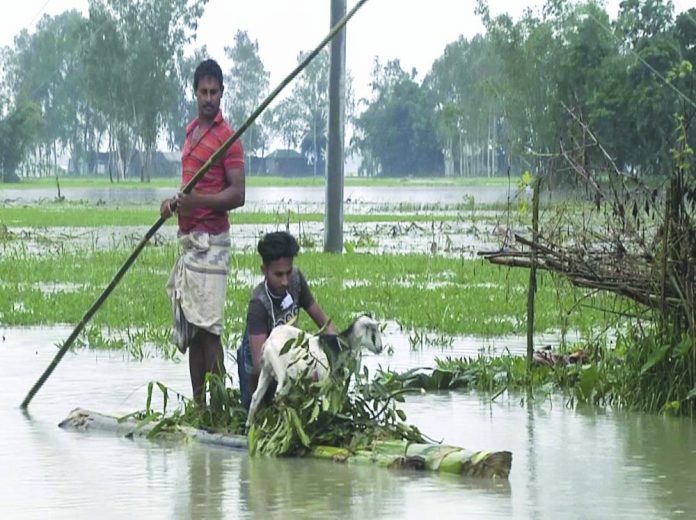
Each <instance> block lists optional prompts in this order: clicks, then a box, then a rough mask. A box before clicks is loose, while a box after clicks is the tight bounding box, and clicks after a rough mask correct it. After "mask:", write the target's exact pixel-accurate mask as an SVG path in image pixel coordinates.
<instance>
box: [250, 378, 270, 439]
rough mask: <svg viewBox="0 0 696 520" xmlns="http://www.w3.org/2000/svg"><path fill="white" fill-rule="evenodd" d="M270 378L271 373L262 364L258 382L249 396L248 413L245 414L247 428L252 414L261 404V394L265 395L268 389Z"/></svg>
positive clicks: (252, 417)
mask: <svg viewBox="0 0 696 520" xmlns="http://www.w3.org/2000/svg"><path fill="white" fill-rule="evenodd" d="M271 379H272V378H271V374H270V373H269V372H268V369H267V368H266V367H265V366H264V368H262V369H261V375H260V376H259V384H258V385H257V386H256V391H254V395H252V396H251V404H250V405H249V414H248V415H247V422H246V426H247V428H249V427H250V426H251V423H252V422H253V421H254V414H255V413H256V409H257V408H258V407H259V404H261V400H262V399H263V396H264V395H266V390H268V387H269V386H270V384H271Z"/></svg>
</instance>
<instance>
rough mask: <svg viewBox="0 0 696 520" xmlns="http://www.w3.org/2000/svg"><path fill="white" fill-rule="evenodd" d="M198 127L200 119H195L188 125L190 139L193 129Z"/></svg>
mask: <svg viewBox="0 0 696 520" xmlns="http://www.w3.org/2000/svg"><path fill="white" fill-rule="evenodd" d="M197 126H198V118H197V117H196V118H194V119H193V120H192V121H191V122H190V123H189V124H188V125H186V137H189V136H190V135H191V132H193V129H194V128H196V127H197Z"/></svg>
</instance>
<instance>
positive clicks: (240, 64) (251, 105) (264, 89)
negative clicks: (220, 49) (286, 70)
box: [225, 31, 270, 172]
mask: <svg viewBox="0 0 696 520" xmlns="http://www.w3.org/2000/svg"><path fill="white" fill-rule="evenodd" d="M225 55H226V56H227V57H228V58H229V59H230V60H232V68H231V69H230V71H229V73H228V74H227V79H226V81H225V83H226V84H227V101H226V103H225V107H226V111H227V116H228V119H229V121H230V123H231V124H232V126H233V127H236V126H239V125H241V124H242V123H243V122H244V121H246V119H247V118H248V117H249V116H250V115H251V113H252V112H253V111H254V109H255V108H256V107H257V106H258V105H259V104H261V102H262V101H263V100H264V98H265V97H266V96H267V95H268V82H269V78H270V73H269V72H268V71H267V70H266V68H265V67H264V65H263V61H261V57H260V56H259V43H258V41H257V40H253V41H252V40H251V38H250V37H249V34H248V33H247V32H246V31H237V34H235V36H234V46H233V47H225ZM265 134H266V131H265V129H264V128H263V122H262V121H257V122H255V123H254V124H253V125H252V126H251V127H250V128H249V129H248V130H247V131H246V132H245V133H244V135H243V136H242V144H243V145H244V150H245V152H246V153H247V165H249V168H250V172H251V166H252V163H251V155H252V153H254V152H256V151H257V150H259V149H261V150H263V148H264V147H265V145H266V142H267V139H266V136H265Z"/></svg>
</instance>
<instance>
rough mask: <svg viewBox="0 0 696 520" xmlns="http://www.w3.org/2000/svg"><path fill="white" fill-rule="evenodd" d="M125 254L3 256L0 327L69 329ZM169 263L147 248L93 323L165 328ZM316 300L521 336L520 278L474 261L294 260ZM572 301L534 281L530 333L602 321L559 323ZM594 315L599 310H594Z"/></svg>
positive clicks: (337, 315)
mask: <svg viewBox="0 0 696 520" xmlns="http://www.w3.org/2000/svg"><path fill="white" fill-rule="evenodd" d="M129 253H130V251H129V250H126V249H120V250H109V251H94V252H88V251H78V252H69V253H65V254H63V255H59V256H56V255H54V254H47V255H34V254H31V255H30V254H23V253H17V252H14V253H11V254H9V255H3V256H2V259H0V273H2V276H1V277H0V279H1V280H2V283H1V284H0V301H2V302H4V303H3V305H2V306H0V323H2V324H4V325H6V326H12V325H39V324H55V323H76V322H78V321H79V320H80V318H81V316H82V315H83V313H84V312H85V310H86V309H87V308H88V307H89V305H91V304H92V302H93V301H94V300H95V299H96V298H97V296H98V295H99V294H100V293H101V291H102V290H103V288H104V287H106V285H107V284H108V283H109V281H110V280H111V279H112V277H113V275H114V274H115V273H116V271H117V270H118V268H119V267H120V265H121V264H122V263H123V261H124V260H125V259H126V258H127V256H128V254H129ZM176 254H177V249H176V246H175V245H174V244H167V245H165V246H162V247H148V248H146V250H145V251H144V252H143V253H142V254H141V255H140V257H139V258H138V260H137V262H136V264H135V265H134V266H133V267H132V268H131V270H130V271H129V273H128V274H127V275H126V277H125V278H124V279H123V281H122V282H121V284H120V285H119V287H118V288H117V289H116V290H115V291H114V293H113V294H112V295H111V297H110V298H109V300H107V302H106V303H105V304H104V306H103V307H102V308H101V310H100V311H99V313H98V314H97V315H96V316H95V317H94V322H95V323H96V324H103V325H108V326H110V327H114V328H117V329H125V328H127V327H155V328H160V327H168V326H169V324H170V321H171V316H170V310H169V306H168V302H167V301H166V297H165V293H164V284H165V282H166V279H167V276H168V274H169V270H170V269H171V267H172V265H173V263H174V261H175V258H176ZM232 263H233V270H235V271H242V273H244V274H246V275H247V277H251V278H252V279H253V278H254V276H256V278H258V280H260V275H258V274H257V273H258V272H259V271H258V270H259V263H260V262H259V259H258V257H257V255H256V254H255V253H251V252H246V253H240V252H237V253H235V254H234V256H233V260H232ZM296 265H297V266H299V267H300V268H301V269H302V270H303V272H304V273H305V274H306V276H307V277H308V279H309V281H310V284H311V287H312V289H313V291H314V293H315V296H316V298H317V299H318V301H320V303H321V305H322V306H323V307H324V309H325V310H326V311H327V312H328V314H329V315H330V316H332V317H333V319H334V320H335V321H336V322H337V323H338V324H346V323H347V322H348V321H349V319H350V316H351V314H352V313H357V312H363V311H369V312H372V313H374V314H375V315H376V316H377V317H379V318H380V319H390V320H396V321H397V322H399V323H400V324H401V325H402V326H404V327H406V328H417V329H429V330H436V331H439V332H442V333H446V334H476V335H486V336H499V335H505V334H512V333H524V330H525V316H526V299H527V295H526V286H527V276H528V275H527V273H526V271H523V270H510V269H501V268H499V267H496V266H492V265H490V264H488V263H486V262H484V261H468V260H460V259H451V258H443V257H427V256H424V255H372V254H357V253H346V254H343V255H332V254H326V253H319V252H306V253H302V254H301V255H300V257H298V259H297V260H296ZM250 289H251V284H246V283H238V282H234V281H232V280H231V282H230V285H229V288H228V304H227V305H228V306H227V328H228V329H229V330H230V332H233V331H236V332H239V331H240V329H241V327H242V319H243V316H244V313H245V310H246V303H247V301H248V298H249V292H250ZM578 296H579V295H578V293H577V292H576V291H575V290H574V289H572V288H570V287H569V286H567V285H566V284H564V283H558V284H557V283H554V281H553V280H552V279H551V278H550V277H542V279H541V282H540V284H539V292H538V297H537V309H536V315H537V322H536V323H537V330H538V331H544V330H555V329H559V328H560V327H562V326H564V327H567V328H574V329H579V330H587V329H589V328H590V327H591V325H592V324H593V323H595V322H596V321H597V320H602V319H603V316H602V312H600V311H595V310H591V309H582V310H581V311H578V312H573V313H571V314H570V315H566V310H567V309H570V308H571V307H573V306H574V305H575V302H576V298H577V297H578ZM597 303H599V304H600V305H601V306H607V305H609V303H608V302H604V301H602V302H597Z"/></svg>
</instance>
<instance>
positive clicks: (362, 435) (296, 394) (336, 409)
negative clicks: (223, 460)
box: [248, 364, 425, 456]
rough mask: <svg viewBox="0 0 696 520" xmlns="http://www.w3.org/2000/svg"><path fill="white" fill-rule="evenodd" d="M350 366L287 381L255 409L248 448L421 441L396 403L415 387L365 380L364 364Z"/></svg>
mask: <svg viewBox="0 0 696 520" xmlns="http://www.w3.org/2000/svg"><path fill="white" fill-rule="evenodd" d="M356 368H357V364H351V365H349V366H346V367H344V368H343V369H342V370H339V371H335V370H334V373H333V374H332V375H331V377H329V378H327V379H325V380H324V381H321V382H314V381H312V379H311V377H306V378H297V379H294V380H291V381H289V382H287V383H286V384H289V385H291V386H290V388H289V389H288V390H287V391H286V392H284V393H283V395H280V396H276V398H275V399H274V400H273V401H272V402H271V403H269V404H268V405H267V406H266V407H265V408H262V409H261V410H259V411H258V412H257V414H256V416H255V418H254V424H253V425H252V426H251V428H250V430H249V432H248V436H249V453H250V454H252V455H253V454H255V453H261V454H264V455H271V456H288V455H302V454H304V453H307V452H309V451H311V450H312V448H314V447H316V446H332V447H336V448H345V449H348V450H349V451H351V452H354V451H356V450H360V449H369V448H371V447H372V445H373V443H374V442H376V441H383V440H406V441H409V442H418V443H420V442H424V441H425V439H424V437H423V435H422V434H421V432H420V431H419V430H418V428H416V427H415V426H412V425H409V424H407V423H406V422H405V421H406V414H405V413H404V411H403V410H401V409H400V408H398V407H397V404H398V403H401V402H403V401H404V394H405V393H409V392H414V391H415V390H414V389H409V388H405V387H404V384H403V382H402V381H398V380H389V381H385V380H381V381H380V380H378V379H374V380H372V381H370V376H369V373H368V370H367V368H363V370H362V372H361V373H358V372H357V370H356Z"/></svg>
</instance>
